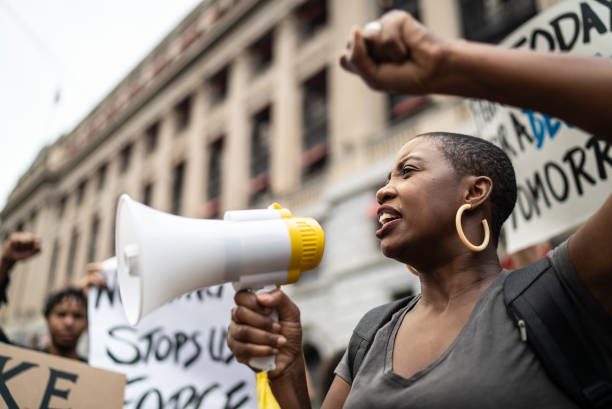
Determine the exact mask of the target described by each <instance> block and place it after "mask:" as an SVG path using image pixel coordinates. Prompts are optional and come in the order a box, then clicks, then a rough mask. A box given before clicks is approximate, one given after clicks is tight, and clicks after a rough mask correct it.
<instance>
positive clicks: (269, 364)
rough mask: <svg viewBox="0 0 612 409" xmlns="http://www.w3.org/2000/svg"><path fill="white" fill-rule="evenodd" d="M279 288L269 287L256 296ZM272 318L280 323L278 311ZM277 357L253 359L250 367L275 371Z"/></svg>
mask: <svg viewBox="0 0 612 409" xmlns="http://www.w3.org/2000/svg"><path fill="white" fill-rule="evenodd" d="M276 288H277V287H276V286H275V285H267V286H265V287H263V288H261V289H259V290H257V291H255V293H256V294H260V293H267V292H270V291H273V290H275V289H276ZM270 318H272V319H273V320H274V321H277V322H278V311H276V310H274V311H272V312H271V313H270ZM275 359H276V357H275V356H274V355H270V356H258V357H255V358H251V359H250V360H249V365H251V366H252V367H253V368H256V369H259V370H260V371H266V372H267V371H273V370H274V369H275V368H276V364H275V363H274V361H275Z"/></svg>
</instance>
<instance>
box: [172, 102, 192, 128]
mask: <svg viewBox="0 0 612 409" xmlns="http://www.w3.org/2000/svg"><path fill="white" fill-rule="evenodd" d="M174 119H175V124H176V131H177V132H181V131H183V130H185V129H186V128H187V127H188V126H189V122H190V121H191V95H190V96H188V97H186V98H184V99H183V100H182V101H181V102H179V103H178V104H176V106H175V107H174Z"/></svg>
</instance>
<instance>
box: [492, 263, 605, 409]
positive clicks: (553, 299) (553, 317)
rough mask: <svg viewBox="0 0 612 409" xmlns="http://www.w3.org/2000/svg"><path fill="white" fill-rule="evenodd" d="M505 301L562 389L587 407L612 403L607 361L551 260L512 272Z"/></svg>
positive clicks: (550, 374)
mask: <svg viewBox="0 0 612 409" xmlns="http://www.w3.org/2000/svg"><path fill="white" fill-rule="evenodd" d="M504 302H505V304H506V307H507V309H508V312H509V314H510V315H511V317H512V318H513V319H514V320H516V322H517V323H518V324H519V326H524V328H525V329H526V336H527V342H529V344H530V345H531V346H532V348H533V349H534V350H535V352H536V354H537V356H538V358H539V359H540V361H541V362H542V365H543V366H544V368H545V369H546V371H547V372H548V375H549V376H550V377H551V379H553V381H555V382H556V383H557V385H559V386H560V387H561V389H562V390H563V391H565V392H566V393H567V394H568V395H569V396H570V397H572V398H573V399H574V401H576V402H577V403H579V404H580V405H581V407H584V408H598V409H599V408H610V407H612V382H611V380H610V379H609V374H608V372H607V370H606V368H605V366H604V361H603V359H599V358H598V350H597V348H596V346H595V344H594V343H593V341H592V339H591V337H592V335H591V334H589V331H588V330H587V329H585V328H584V326H583V323H582V320H581V319H580V317H579V316H578V315H577V314H576V312H575V310H574V308H572V306H571V304H570V303H569V297H568V296H567V294H566V292H565V290H564V289H563V287H562V286H561V283H560V282H559V280H558V278H557V277H556V275H555V272H554V271H552V265H551V263H550V261H549V260H548V258H543V259H542V260H539V261H538V262H536V263H533V264H530V265H529V266H527V267H525V268H523V269H520V270H517V271H514V272H512V273H511V274H510V275H509V276H508V277H507V278H506V281H505V282H504ZM521 322H522V323H521Z"/></svg>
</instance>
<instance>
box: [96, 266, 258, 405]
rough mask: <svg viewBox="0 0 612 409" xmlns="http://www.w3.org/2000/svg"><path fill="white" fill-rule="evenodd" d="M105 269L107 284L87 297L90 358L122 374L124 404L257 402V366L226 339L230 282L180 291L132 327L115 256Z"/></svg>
mask: <svg viewBox="0 0 612 409" xmlns="http://www.w3.org/2000/svg"><path fill="white" fill-rule="evenodd" d="M104 270H105V275H106V280H107V282H108V288H100V289H98V288H92V289H91V290H90V293H89V297H88V303H89V306H88V315H89V339H90V352H89V353H90V357H89V362H90V364H92V365H94V366H96V367H101V368H106V369H111V370H114V371H117V372H122V373H125V374H126V375H127V387H126V392H125V405H124V408H125V409H128V408H129V409H132V408H133V409H148V408H152V409H161V408H172V409H183V408H185V409H187V408H189V409H198V408H207V409H208V408H220V409H221V408H223V409H238V408H241V409H251V408H256V407H257V391H256V382H255V374H254V373H253V372H252V371H251V370H250V369H249V368H248V367H246V366H244V365H242V364H239V363H238V362H237V361H236V360H235V359H234V356H233V354H232V352H231V351H230V350H229V348H228V347H227V344H226V337H227V326H228V323H229V320H230V310H231V308H232V306H233V305H234V303H233V295H234V290H233V289H232V286H231V285H229V284H227V285H220V286H215V287H210V288H207V289H202V290H198V291H195V292H193V293H191V294H188V295H186V296H182V297H179V298H177V299H175V300H173V301H171V302H170V303H168V304H167V305H165V306H163V307H161V308H159V309H157V310H155V311H154V312H152V313H150V314H149V315H147V316H145V317H144V318H143V319H142V321H141V322H140V323H138V325H137V326H136V327H131V326H130V325H129V324H128V322H127V318H126V317H125V313H124V311H123V306H122V304H121V300H120V296H119V288H118V285H117V280H116V263H115V259H110V260H107V261H106V262H105V263H104ZM168 274H171V272H168Z"/></svg>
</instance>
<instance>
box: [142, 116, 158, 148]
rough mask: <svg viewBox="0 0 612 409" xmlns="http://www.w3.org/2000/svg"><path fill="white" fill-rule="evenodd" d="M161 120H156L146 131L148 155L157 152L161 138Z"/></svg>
mask: <svg viewBox="0 0 612 409" xmlns="http://www.w3.org/2000/svg"><path fill="white" fill-rule="evenodd" d="M159 128H160V126H159V122H155V123H154V124H153V125H151V126H149V127H148V128H147V130H146V131H145V153H146V154H147V155H149V154H151V153H153V152H155V150H156V149H157V141H158V138H159Z"/></svg>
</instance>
